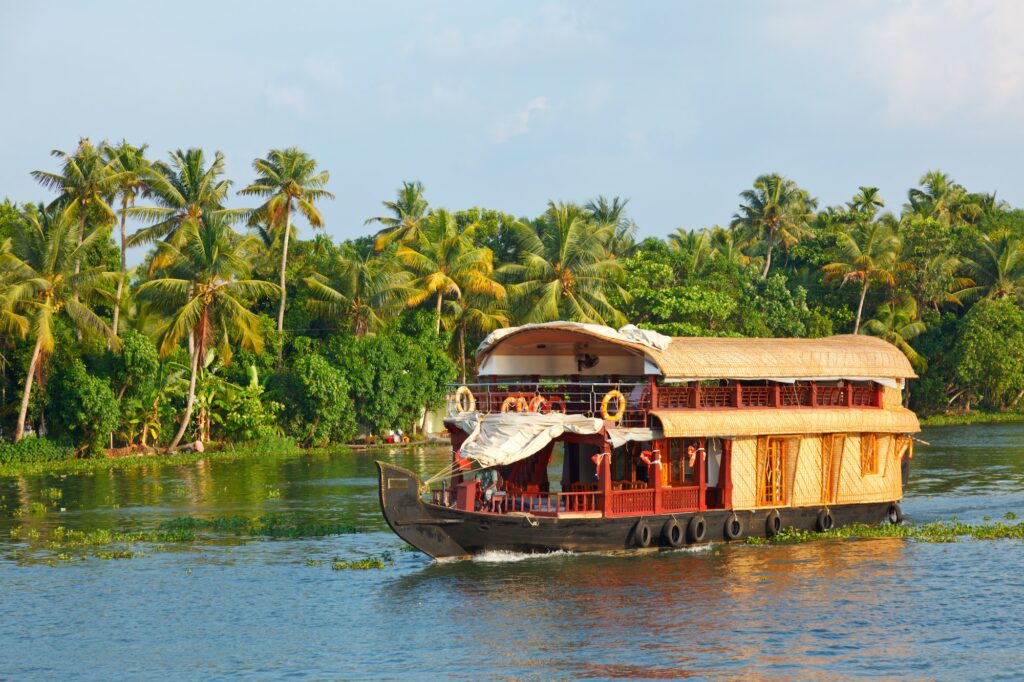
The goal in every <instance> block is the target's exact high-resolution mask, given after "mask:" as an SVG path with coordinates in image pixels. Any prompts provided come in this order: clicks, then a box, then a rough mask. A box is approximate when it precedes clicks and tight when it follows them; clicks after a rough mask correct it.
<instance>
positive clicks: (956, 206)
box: [904, 171, 994, 227]
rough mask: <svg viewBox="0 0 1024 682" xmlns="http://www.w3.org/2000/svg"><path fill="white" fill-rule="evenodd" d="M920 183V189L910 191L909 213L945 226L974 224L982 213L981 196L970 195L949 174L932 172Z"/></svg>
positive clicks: (908, 196) (925, 175) (924, 176)
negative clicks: (979, 198) (934, 220)
mask: <svg viewBox="0 0 1024 682" xmlns="http://www.w3.org/2000/svg"><path fill="white" fill-rule="evenodd" d="M920 184H921V188H920V189H918V188H914V189H911V190H909V191H908V192H907V198H908V201H909V203H908V204H907V205H906V206H904V211H906V212H907V213H916V214H918V215H922V216H925V217H928V218H935V219H936V220H938V221H939V224H940V225H942V226H943V227H949V226H950V225H959V224H963V223H968V222H972V221H974V220H976V219H977V218H978V217H979V216H980V215H981V213H982V210H983V207H982V203H980V202H979V201H978V197H977V196H974V195H970V194H968V193H967V190H966V189H964V188H963V187H962V186H961V185H958V184H957V183H956V182H954V181H953V179H952V178H951V177H949V176H948V175H946V174H945V173H941V172H939V171H928V172H927V173H925V174H924V175H923V176H921V180H920ZM993 199H994V197H993Z"/></svg>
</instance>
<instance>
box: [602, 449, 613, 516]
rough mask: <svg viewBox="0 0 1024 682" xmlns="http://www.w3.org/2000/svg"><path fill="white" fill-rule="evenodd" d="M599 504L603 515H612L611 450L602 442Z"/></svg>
mask: <svg viewBox="0 0 1024 682" xmlns="http://www.w3.org/2000/svg"><path fill="white" fill-rule="evenodd" d="M601 498H602V501H601V506H602V507H603V509H602V511H603V513H604V515H605V516H611V515H612V450H611V448H610V447H608V444H607V443H605V444H604V456H603V457H601Z"/></svg>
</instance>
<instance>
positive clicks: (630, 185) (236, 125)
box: [0, 0, 1024, 239]
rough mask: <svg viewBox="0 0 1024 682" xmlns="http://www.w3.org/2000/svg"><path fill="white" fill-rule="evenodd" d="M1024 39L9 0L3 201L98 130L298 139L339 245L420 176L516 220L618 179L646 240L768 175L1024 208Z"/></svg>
mask: <svg viewBox="0 0 1024 682" xmlns="http://www.w3.org/2000/svg"><path fill="white" fill-rule="evenodd" d="M1022 35H1024V3H1020V2H1016V1H1014V0H1010V1H1006V2H958V1H949V2H943V1H940V0H927V1H921V2H914V1H906V2H897V1H886V2H872V1H870V0H865V1H857V2H838V1H835V2H828V3H820V2H715V3H711V2H707V3H699V2H687V3H681V2H646V3H636V2H616V3H612V2H587V3H582V2H577V3H568V2H566V3H548V2H541V3H533V2H515V3H498V2H479V1H473V2H455V1H450V2H449V1H446V2H431V3H428V2H398V3H396V2H383V1H376V2H372V3H358V4H356V3H343V2H314V1H310V2H303V3H281V2H275V3H269V2H216V3H214V2H208V1H207V2H191V1H189V0H179V1H177V2H174V3H138V2H132V3H122V2H114V1H109V2H103V3H80V2H57V1H49V2H45V3H41V2H40V3H35V2H20V1H17V0H0V197H4V196H6V197H10V198H11V199H14V200H17V201H30V200H40V199H46V198H48V197H50V196H52V195H50V194H48V193H47V191H46V190H43V189H42V188H41V187H39V186H38V185H37V184H36V183H35V182H34V181H33V180H32V178H31V177H30V175H29V172H30V171H31V170H34V169H45V170H56V169H57V163H56V160H55V159H53V158H51V157H50V156H49V152H50V150H51V149H54V148H57V149H64V150H67V151H73V149H74V148H75V146H76V145H77V143H78V139H79V138H80V137H82V136H87V137H89V138H90V139H92V140H94V141H95V140H101V139H107V140H111V141H118V140H120V139H127V140H129V141H130V142H133V143H139V144H141V143H148V144H149V150H150V151H149V153H150V156H152V157H158V158H162V157H165V156H166V154H167V153H168V152H169V151H171V150H173V149H177V148H187V147H202V148H204V149H205V150H206V151H207V152H208V153H209V154H211V155H212V153H213V151H215V150H220V151H222V152H223V153H224V154H225V156H226V158H227V168H228V175H229V177H230V178H232V179H233V181H234V183H235V189H239V188H241V187H244V186H245V184H247V183H248V182H250V181H251V180H252V179H253V175H252V171H251V167H250V164H251V161H252V159H254V158H256V157H261V156H265V155H266V153H267V152H268V151H269V150H270V149H272V148H279V147H285V146H298V147H300V148H302V149H304V150H306V151H308V152H309V153H311V154H312V155H313V156H314V157H315V158H316V159H317V161H318V162H319V164H320V166H321V167H322V168H325V169H327V170H329V171H330V174H331V181H330V184H329V186H328V188H329V189H330V190H332V191H333V192H334V193H335V194H336V195H337V199H336V200H335V201H330V202H326V203H325V204H324V205H323V208H322V210H323V213H324V216H325V218H326V223H327V230H328V232H329V233H330V234H332V235H333V236H334V237H336V238H339V239H340V238H349V237H355V236H359V235H361V234H365V233H366V232H367V231H369V230H371V229H372V228H368V227H365V226H364V225H363V222H364V220H365V219H366V218H368V217H370V216H374V215H379V214H380V213H381V210H382V209H381V206H380V202H381V201H383V200H386V199H391V198H393V196H394V194H395V192H396V190H397V188H398V187H399V185H400V184H401V182H402V181H403V180H419V181H421V182H422V183H423V184H424V185H425V187H426V196H427V199H428V200H429V202H430V204H431V205H432V206H437V207H445V208H449V209H452V210H458V209H462V208H469V207H472V206H481V207H485V208H493V209H500V210H502V211H505V212H508V213H513V214H515V215H518V216H537V215H539V214H540V213H542V212H543V210H544V208H545V206H546V204H547V201H548V200H556V201H559V200H564V201H577V202H585V201H586V200H588V199H590V198H592V197H595V196H597V195H599V194H603V195H606V196H621V197H624V198H628V199H629V205H628V210H629V214H630V216H631V217H632V218H633V219H634V220H635V221H636V222H637V223H638V225H639V227H640V232H641V234H642V235H644V236H647V235H655V236H664V235H666V234H668V233H670V232H671V231H673V230H674V229H675V228H677V227H682V228H684V229H693V228H700V227H706V226H710V225H714V224H727V223H728V221H729V219H730V218H731V216H732V215H733V213H735V211H736V208H737V205H738V197H737V195H738V193H739V192H740V191H741V190H743V189H744V188H746V187H749V186H750V185H751V184H752V182H753V180H754V178H756V177H757V176H758V175H760V174H763V173H767V172H779V173H782V174H783V175H786V176H788V177H790V178H792V179H793V180H795V181H796V182H797V183H798V184H800V185H801V186H803V187H805V188H806V189H807V190H809V191H810V192H811V194H812V195H813V196H815V197H817V198H818V200H819V204H820V205H821V206H828V205H836V204H840V203H842V202H844V201H846V200H848V199H849V198H850V197H851V196H852V195H853V194H854V193H855V192H856V191H857V188H858V186H860V185H873V186H877V187H880V188H881V190H882V195H883V197H884V198H885V199H886V201H887V204H888V206H889V207H892V208H895V209H897V210H898V208H899V206H900V205H901V204H902V203H903V202H904V200H905V198H906V190H907V189H908V188H909V187H911V186H913V185H914V184H916V183H917V182H918V181H919V179H920V177H921V175H922V174H923V173H924V172H925V171H928V170H931V169H941V170H943V171H946V172H947V173H949V174H951V175H952V176H953V177H954V178H955V179H956V180H957V181H959V182H960V183H962V184H964V185H965V186H966V187H967V188H968V189H970V190H971V191H987V192H993V191H995V192H997V193H998V196H999V197H1000V198H1002V199H1005V200H1007V201H1009V202H1010V203H1011V204H1014V205H1017V206H1020V205H1024V164H1022V163H1021V159H1022V158H1024V125H1021V124H1022V122H1024V40H1021V38H1020V37H1021V36H1022ZM246 201H247V200H246V199H244V198H238V197H236V198H233V199H232V205H236V206H237V205H246ZM249 201H251V200H249ZM303 234H304V236H307V237H308V236H309V231H308V228H306V229H305V230H304V232H303Z"/></svg>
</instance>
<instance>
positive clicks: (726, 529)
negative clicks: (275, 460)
mask: <svg viewBox="0 0 1024 682" xmlns="http://www.w3.org/2000/svg"><path fill="white" fill-rule="evenodd" d="M476 362H477V368H478V378H477V383H473V384H466V385H464V386H459V387H457V388H455V387H453V389H454V390H453V391H452V393H451V396H450V398H449V401H448V403H449V404H448V408H447V409H448V417H447V419H446V420H445V423H446V425H447V427H448V430H449V432H450V434H451V442H452V459H451V463H450V466H448V467H446V468H445V469H444V470H443V471H440V472H437V473H435V474H434V475H433V476H431V477H429V478H426V479H423V478H421V477H420V476H418V475H417V474H415V473H414V472H412V471H409V470H407V469H403V468H401V467H397V466H394V465H392V464H389V463H386V462H378V466H379V470H380V503H381V508H382V510H383V512H384V517H385V518H386V519H387V522H388V524H389V525H390V527H391V529H392V530H393V531H394V532H395V533H397V534H398V535H399V536H400V537H401V538H402V539H404V540H405V541H406V542H408V543H409V544H411V545H413V546H414V547H416V548H417V549H419V550H421V551H422V552H424V553H426V554H428V555H430V556H432V557H435V558H437V559H446V558H458V557H468V556H472V555H474V554H478V553H481V552H485V551H488V550H508V551H514V552H548V551H554V550H567V551H574V552H591V551H609V550H622V549H645V548H658V547H660V548H677V547H681V546H683V545H687V544H700V543H707V542H723V541H733V540H740V539H743V538H747V537H771V536H773V535H776V534H778V533H780V532H781V531H782V530H783V529H784V528H789V527H792V528H795V529H800V530H818V531H824V530H829V529H831V528H833V527H836V526H839V525H843V524H850V523H855V522H860V523H869V524H876V523H883V522H889V523H899V522H901V520H902V511H901V509H900V504H899V503H900V500H901V498H902V496H903V488H904V486H905V485H906V477H907V474H908V471H909V459H910V457H911V456H912V454H913V450H912V445H913V443H912V434H914V433H916V432H917V431H919V425H918V421H917V417H916V416H915V415H914V413H913V412H911V411H910V410H908V409H906V408H905V407H904V406H903V399H902V398H903V389H904V387H905V383H906V381H907V380H908V379H912V378H915V376H916V375H915V374H914V371H913V369H912V368H911V366H910V363H909V362H908V361H907V358H906V357H905V356H904V355H903V353H901V352H900V351H899V350H898V349H897V348H896V347H895V346H893V345H891V344H889V343H887V342H885V341H883V340H881V339H877V338H873V337H869V336H850V335H846V336H832V337H828V338H822V339H747V338H742V339H740V338H690V337H678V338H670V337H666V336H663V335H661V334H658V333H655V332H652V331H648V330H643V329H639V328H637V327H633V326H627V327H623V328H621V329H618V330H615V329H612V328H609V327H602V326H597V325H589V324H580V323H571V322H553V323H545V324H533V325H525V326H521V327H514V328H509V329H502V330H499V331H496V332H494V333H492V334H491V335H490V336H488V337H487V339H485V340H484V342H483V343H482V344H481V345H480V347H479V348H478V349H477V355H476Z"/></svg>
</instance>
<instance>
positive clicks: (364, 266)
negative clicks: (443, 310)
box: [306, 243, 412, 338]
mask: <svg viewBox="0 0 1024 682" xmlns="http://www.w3.org/2000/svg"><path fill="white" fill-rule="evenodd" d="M411 280H412V276H411V275H410V273H409V272H407V271H405V270H402V269H400V268H399V267H398V263H397V261H396V260H394V259H393V258H384V257H380V256H377V255H375V254H372V253H360V251H359V250H358V249H357V248H356V247H354V246H353V245H352V244H350V243H346V244H344V245H342V247H341V253H340V254H338V256H337V259H336V261H335V263H334V273H332V276H331V277H327V276H324V275H323V274H320V273H317V274H314V275H312V276H310V277H307V278H306V285H307V286H308V287H309V289H310V298H309V300H308V301H307V304H308V305H309V307H310V309H311V310H312V311H313V312H315V313H317V314H320V315H324V316H328V317H334V318H341V319H344V320H346V321H348V322H349V323H350V324H351V325H352V333H353V334H355V336H356V338H362V337H363V336H366V334H368V333H370V332H372V331H375V330H376V329H378V328H379V327H381V326H383V324H384V322H385V319H386V317H387V314H388V313H392V312H396V311H397V310H399V309H401V308H402V307H404V305H405V300H406V299H407V298H408V297H409V296H410V295H411V294H412V292H411V291H410V290H409V282H410V281H411Z"/></svg>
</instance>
